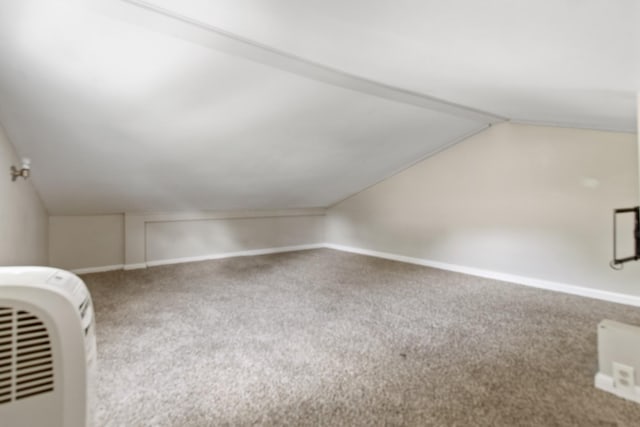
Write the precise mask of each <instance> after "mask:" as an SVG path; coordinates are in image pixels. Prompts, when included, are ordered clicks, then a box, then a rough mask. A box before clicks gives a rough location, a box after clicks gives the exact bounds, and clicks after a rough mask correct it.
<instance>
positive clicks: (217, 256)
mask: <svg viewBox="0 0 640 427" xmlns="http://www.w3.org/2000/svg"><path fill="white" fill-rule="evenodd" d="M323 247H324V245H323V244H322V243H315V244H309V245H296V246H281V247H277V248H265V249H250V250H247V251H239V252H224V253H219V254H211V255H202V256H195V257H185V258H173V259H161V260H156V261H147V263H146V266H147V267H156V266H158V265H168V264H182V263H185V262H198V261H209V260H214V259H224V258H236V257H243V256H256V255H268V254H278V253H284V252H296V251H306V250H310V249H321V248H323ZM141 268H144V267H141Z"/></svg>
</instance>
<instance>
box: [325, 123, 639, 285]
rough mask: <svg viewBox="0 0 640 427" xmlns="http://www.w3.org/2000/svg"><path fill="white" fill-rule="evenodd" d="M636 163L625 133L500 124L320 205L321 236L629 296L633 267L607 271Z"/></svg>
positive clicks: (634, 199)
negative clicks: (616, 216)
mask: <svg viewBox="0 0 640 427" xmlns="http://www.w3.org/2000/svg"><path fill="white" fill-rule="evenodd" d="M637 159H638V156H637V141H636V136H635V135H632V134H624V133H611V132H599V131H590V130H577V129H566V128H551V127H540V126H525V125H514V124H501V125H498V126H494V127H493V128H490V129H488V130H487V131H485V132H482V133H480V134H478V135H476V136H474V137H472V138H470V139H468V140H466V141H464V142H462V143H460V144H458V145H457V146H455V147H452V148H450V149H449V150H446V151H444V152H442V153H440V154H438V155H436V156H434V157H431V158H429V159H427V160H425V161H423V162H421V163H419V164H417V165H415V166H413V167H411V168H409V169H407V170H405V171H404V172H402V173H400V174H398V175H396V176H394V177H392V178H390V179H388V180H386V181H383V182H382V183H380V184H377V185H375V186H373V187H371V188H369V189H367V190H366V191H364V192H362V193H360V194H358V195H355V196H353V197H351V198H349V199H347V200H345V201H343V202H342V203H339V204H338V205H336V206H334V207H332V208H331V209H329V211H328V215H327V229H326V236H327V241H328V242H329V243H333V244H339V245H345V246H351V247H356V248H360V249H368V250H374V251H380V252H387V253H392V254H397V255H405V256H410V257H415V258H420V259H426V260H430V261H437V262H442V263H448V264H455V265H461V266H466V267H472V268H477V269H483V270H489V271H493V272H500V273H506V274H512V275H519V276H525V277H530V278H535V279H540V280H547V281H553V282H560V283H565V284H571V285H576V286H582V287H591V288H596V289H602V290H608V291H614V292H622V293H626V294H633V295H640V287H638V283H640V263H630V264H628V265H627V266H625V269H624V270H623V271H620V272H615V271H612V270H611V269H610V268H609V267H608V262H609V260H610V259H611V239H612V237H611V233H612V230H611V228H612V227H611V214H612V209H614V208H616V207H627V206H635V205H637V204H638V171H637V163H636V161H637Z"/></svg>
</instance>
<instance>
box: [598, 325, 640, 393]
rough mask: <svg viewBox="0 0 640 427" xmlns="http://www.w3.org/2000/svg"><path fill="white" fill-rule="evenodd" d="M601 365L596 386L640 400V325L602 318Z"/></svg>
mask: <svg viewBox="0 0 640 427" xmlns="http://www.w3.org/2000/svg"><path fill="white" fill-rule="evenodd" d="M598 366H599V369H598V373H597V374H596V378H595V383H596V387H597V388H599V389H601V390H604V391H608V392H609V393H613V394H615V395H616V396H619V397H622V398H625V399H628V400H632V401H634V402H638V403H640V327H638V326H633V325H627V324H625V323H620V322H615V321H613V320H603V321H602V322H600V323H599V324H598Z"/></svg>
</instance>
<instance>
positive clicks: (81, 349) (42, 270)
mask: <svg viewBox="0 0 640 427" xmlns="http://www.w3.org/2000/svg"><path fill="white" fill-rule="evenodd" d="M95 366H96V339H95V326H94V315H93V304H92V301H91V295H90V294H89V291H88V289H87V287H86V286H85V284H84V282H83V281H82V280H81V279H80V278H79V277H77V276H75V275H74V274H72V273H69V272H68V271H64V270H59V269H55V268H47V267H0V424H1V425H2V426H3V427H23V426H24V427H39V426H46V427H84V426H88V425H91V424H92V419H93V411H92V400H93V394H94V376H95Z"/></svg>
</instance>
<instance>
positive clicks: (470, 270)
mask: <svg viewBox="0 0 640 427" xmlns="http://www.w3.org/2000/svg"><path fill="white" fill-rule="evenodd" d="M324 247H326V248H329V249H334V250H338V251H343V252H351V253H356V254H360V255H367V256H372V257H376V258H384V259H389V260H393V261H400V262H406V263H409V264H417V265H422V266H425V267H433V268H438V269H440V270H448V271H455V272H457V273H463V274H469V275H471V276H478V277H484V278H487V279H494V280H499V281H502V282H509V283H515V284H518V285H525V286H531V287H534V288H540V289H546V290H549V291H556V292H563V293H566V294H571V295H579V296H582V297H587V298H594V299H599V300H604V301H609V302H615V303H619V304H626V305H632V306H635V307H640V297H638V296H633V295H627V294H621V293H617V292H609V291H602V290H599V289H593V288H585V287H582V286H576V285H569V284H566V283H559V282H551V281H548V280H541V279H536V278H532V277H526V276H518V275H515V274H508V273H500V272H497V271H491V270H483V269H479V268H474V267H465V266H462V265H456V264H448V263H444V262H439V261H431V260H427V259H422V258H413V257H408V256H404V255H396V254H391V253H387V252H378V251H372V250H369V249H361V248H355V247H351V246H344V245H336V244H333V243H325V245H324Z"/></svg>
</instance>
